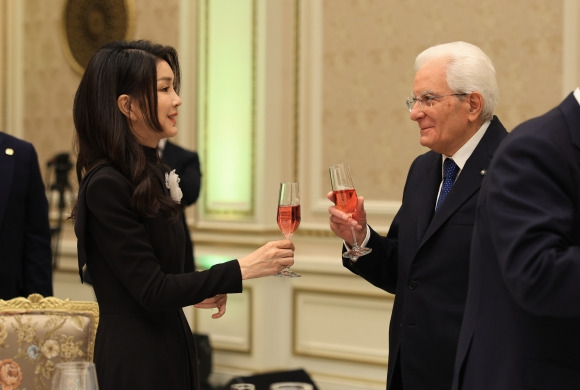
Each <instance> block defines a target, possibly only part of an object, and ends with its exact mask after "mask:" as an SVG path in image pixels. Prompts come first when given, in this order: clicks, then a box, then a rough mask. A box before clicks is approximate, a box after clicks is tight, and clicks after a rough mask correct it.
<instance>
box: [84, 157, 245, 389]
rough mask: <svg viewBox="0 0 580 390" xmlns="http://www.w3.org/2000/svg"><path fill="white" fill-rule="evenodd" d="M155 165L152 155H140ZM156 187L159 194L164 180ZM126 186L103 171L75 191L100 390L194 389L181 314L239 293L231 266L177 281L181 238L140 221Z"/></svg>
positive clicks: (174, 228) (169, 223)
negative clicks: (91, 293) (93, 306)
mask: <svg viewBox="0 0 580 390" xmlns="http://www.w3.org/2000/svg"><path fill="white" fill-rule="evenodd" d="M146 152H147V154H148V158H149V159H151V160H157V155H156V150H155V149H146ZM158 167H159V168H160V172H159V182H160V183H159V184H160V186H162V188H163V191H164V192H166V194H167V196H169V191H168V190H167V188H166V187H165V182H164V181H165V179H164V178H163V174H164V172H162V171H161V165H158ZM131 193H132V188H131V184H130V182H129V181H128V180H127V179H126V178H125V177H124V176H123V175H122V174H121V172H119V171H118V170H116V169H115V168H113V167H112V166H110V165H104V166H101V167H100V168H98V169H96V170H94V171H93V172H91V173H90V174H89V175H87V176H86V177H85V178H84V179H83V181H82V183H81V186H80V190H79V199H78V212H77V218H76V220H75V233H76V235H77V238H78V249H79V267H80V268H82V267H83V265H84V264H85V262H86V265H87V268H88V270H89V272H90V275H91V278H92V283H93V287H94V290H95V295H96V298H97V301H98V303H99V311H100V314H99V327H98V331H97V339H96V345H95V365H96V369H97V376H98V380H99V388H100V390H118V389H140V390H145V389H155V390H159V389H195V390H197V389H199V384H198V382H199V379H198V372H197V366H198V362H197V354H196V351H195V344H194V341H193V336H192V332H191V329H190V327H189V325H188V322H187V320H186V318H185V316H184V313H183V310H182V307H185V306H190V305H193V304H195V303H198V302H201V301H202V300H204V299H205V298H208V297H212V296H215V295H217V294H224V293H237V292H241V291H242V279H241V271H240V267H239V264H238V262H237V261H235V260H232V261H229V262H226V263H223V264H219V265H215V266H213V267H212V268H211V269H209V270H207V271H202V272H190V273H182V272H183V266H184V259H185V257H184V253H185V232H184V228H183V221H182V220H181V219H172V218H171V217H170V216H169V215H168V214H163V215H159V216H157V217H155V218H143V217H141V216H139V215H138V214H137V213H135V211H133V209H132V208H131V206H130V197H131Z"/></svg>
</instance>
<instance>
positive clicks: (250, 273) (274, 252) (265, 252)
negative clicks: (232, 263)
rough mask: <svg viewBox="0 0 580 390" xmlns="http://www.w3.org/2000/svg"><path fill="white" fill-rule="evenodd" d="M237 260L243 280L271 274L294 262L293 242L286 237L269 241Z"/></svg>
mask: <svg viewBox="0 0 580 390" xmlns="http://www.w3.org/2000/svg"><path fill="white" fill-rule="evenodd" d="M238 262H239V263H240V268H241V271H242V279H244V280H245V279H254V278H261V277H263V276H272V275H275V274H277V273H278V272H280V271H282V270H283V269H285V268H286V267H289V266H291V265H292V264H294V244H293V243H292V241H290V240H288V239H283V240H277V241H270V242H268V243H266V244H265V245H263V246H261V247H260V248H258V249H256V250H255V251H254V252H252V253H250V254H248V255H246V256H244V257H240V258H239V259H238Z"/></svg>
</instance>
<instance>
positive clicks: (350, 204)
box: [329, 163, 372, 261]
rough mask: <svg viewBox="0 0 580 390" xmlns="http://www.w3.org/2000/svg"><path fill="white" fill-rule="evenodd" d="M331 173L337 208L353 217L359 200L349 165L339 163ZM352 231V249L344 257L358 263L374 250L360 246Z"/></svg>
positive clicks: (331, 169)
mask: <svg viewBox="0 0 580 390" xmlns="http://www.w3.org/2000/svg"><path fill="white" fill-rule="evenodd" d="M329 171H330V184H331V185H332V192H333V193H334V203H335V205H336V208H337V209H339V210H340V211H342V212H344V213H347V214H348V216H349V217H351V216H352V213H354V212H355V210H356V205H357V202H358V200H357V195H356V190H355V189H354V184H353V182H352V176H351V174H350V167H349V165H348V164H347V163H339V164H335V165H333V166H331V167H330V169H329ZM350 230H351V232H352V248H351V249H350V250H348V251H346V252H344V253H343V254H342V256H343V257H346V258H347V259H351V260H352V261H356V260H357V259H358V258H359V257H360V256H364V255H366V254H367V253H370V252H371V251H372V249H371V248H365V247H361V246H358V244H357V242H356V234H355V232H354V228H353V227H351V228H350Z"/></svg>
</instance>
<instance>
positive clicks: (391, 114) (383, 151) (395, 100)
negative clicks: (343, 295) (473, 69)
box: [320, 0, 563, 200]
mask: <svg viewBox="0 0 580 390" xmlns="http://www.w3.org/2000/svg"><path fill="white" fill-rule="evenodd" d="M323 20H324V22H323V47H322V48H321V50H322V55H323V69H324V70H323V80H322V83H323V97H322V101H323V107H322V126H323V128H322V132H323V150H322V160H323V162H324V163H323V166H327V165H329V164H331V163H334V162H337V161H341V160H345V161H349V162H350V163H351V168H352V170H353V175H354V176H355V182H356V185H357V189H358V192H359V194H360V195H364V196H365V197H366V198H367V199H389V200H400V197H401V193H402V189H403V185H404V182H405V179H406V174H407V170H408V168H409V165H410V163H411V161H412V160H413V159H414V157H415V156H416V155H417V154H419V153H421V152H423V151H425V149H424V148H422V147H420V146H419V144H418V142H419V137H418V132H417V125H416V124H415V123H413V122H412V121H411V120H410V119H409V113H408V111H407V109H406V107H405V104H404V101H405V98H406V97H407V96H408V95H409V94H410V92H411V89H412V82H413V75H414V70H413V63H414V59H415V56H416V55H417V54H418V53H419V52H420V51H421V50H423V49H425V48H427V47H428V46H431V45H434V44H437V43H444V42H449V41H455V40H465V41H468V42H471V43H474V44H476V45H478V46H480V47H481V48H482V49H483V50H484V51H485V52H486V53H487V54H488V55H489V56H490V57H491V59H492V61H493V62H494V64H495V66H496V71H497V74H498V81H499V85H500V104H499V107H498V111H497V113H498V115H499V117H500V119H501V120H502V121H503V123H504V125H505V126H506V127H507V128H508V129H511V128H513V126H515V125H516V124H518V123H519V122H521V121H522V120H524V119H527V118H529V117H531V116H534V115H538V114H541V113H543V112H544V111H545V110H547V109H548V108H550V107H551V106H553V105H555V104H556V103H558V102H559V100H560V99H561V69H562V40H563V38H562V26H561V20H562V4H561V2H556V1H546V0H535V1H524V0H519V1H513V2H506V1H503V0H487V1H483V2H476V1H462V0H449V1H445V2H437V1H435V2H433V1H424V0H409V1H397V0H364V1H363V0H361V1H353V0H325V1H324V7H323ZM320 175H321V177H320V180H325V181H328V177H327V176H328V174H327V172H321V173H320Z"/></svg>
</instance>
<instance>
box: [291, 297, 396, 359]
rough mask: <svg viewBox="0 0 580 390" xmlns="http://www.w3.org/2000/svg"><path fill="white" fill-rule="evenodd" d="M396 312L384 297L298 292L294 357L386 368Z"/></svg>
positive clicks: (391, 302) (295, 303)
mask: <svg viewBox="0 0 580 390" xmlns="http://www.w3.org/2000/svg"><path fill="white" fill-rule="evenodd" d="M392 309H393V299H392V297H391V298H387V299H385V297H384V296H383V295H375V296H372V295H365V294H360V293H348V294H345V293H341V292H340V291H317V290H299V289H297V290H296V291H295V297H294V310H295V317H294V321H295V323H294V325H293V328H294V353H295V354H297V355H302V356H310V357H318V358H326V359H335V360H344V361H349V362H352V363H361V362H364V363H371V364H377V365H382V366H386V365H387V361H388V331H387V324H388V323H389V322H390V318H391V314H390V313H391V310H392ZM345 313H348V315H345ZM353 330H355V331H353ZM345 335H349V337H346V338H345V337H344V336H345Z"/></svg>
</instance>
